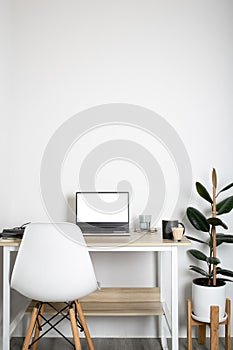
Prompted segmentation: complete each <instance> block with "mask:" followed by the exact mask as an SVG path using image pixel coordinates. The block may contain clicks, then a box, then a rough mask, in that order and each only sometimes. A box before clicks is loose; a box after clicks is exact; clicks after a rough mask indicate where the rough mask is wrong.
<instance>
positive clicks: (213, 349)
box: [187, 299, 231, 350]
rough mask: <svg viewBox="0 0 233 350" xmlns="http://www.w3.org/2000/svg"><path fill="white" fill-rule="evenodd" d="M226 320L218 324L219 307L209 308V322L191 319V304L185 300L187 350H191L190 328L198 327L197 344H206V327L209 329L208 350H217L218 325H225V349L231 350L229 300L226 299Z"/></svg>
mask: <svg viewBox="0 0 233 350" xmlns="http://www.w3.org/2000/svg"><path fill="white" fill-rule="evenodd" d="M226 314H227V318H226V320H225V321H223V322H219V307H218V306H211V307H210V322H209V323H206V322H201V321H197V320H194V319H193V317H192V302H191V300H187V341H188V347H187V349H188V350H192V326H198V344H205V343H206V325H208V326H209V327H210V350H219V325H225V349H226V350H230V349H231V326H230V322H231V300H230V299H226Z"/></svg>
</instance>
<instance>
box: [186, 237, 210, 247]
mask: <svg viewBox="0 0 233 350" xmlns="http://www.w3.org/2000/svg"><path fill="white" fill-rule="evenodd" d="M185 237H186V238H188V239H190V240H191V241H195V242H199V243H203V244H207V245H208V243H207V242H205V241H202V240H201V239H198V238H196V237H192V236H187V235H185Z"/></svg>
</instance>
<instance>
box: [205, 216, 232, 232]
mask: <svg viewBox="0 0 233 350" xmlns="http://www.w3.org/2000/svg"><path fill="white" fill-rule="evenodd" d="M207 221H208V223H209V224H210V225H212V226H222V227H223V228H225V229H226V230H227V229H228V227H227V225H226V224H224V222H222V220H220V219H219V218H209V219H207Z"/></svg>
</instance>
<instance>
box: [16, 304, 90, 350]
mask: <svg viewBox="0 0 233 350" xmlns="http://www.w3.org/2000/svg"><path fill="white" fill-rule="evenodd" d="M46 305H49V307H50V309H51V308H52V309H53V310H54V311H55V314H53V315H52V316H51V317H50V318H46V317H45V316H44V308H45V306H46ZM64 305H65V306H64V307H63V308H62V309H61V310H58V309H57V308H56V307H55V306H54V304H51V303H41V302H38V303H37V304H36V305H35V307H34V308H33V312H32V317H31V320H30V323H29V326H28V330H27V333H26V337H25V340H24V344H23V348H22V350H28V349H32V350H36V349H37V344H38V341H39V340H40V339H41V338H42V337H43V336H44V335H46V334H47V333H48V332H49V331H50V330H51V329H54V330H55V331H56V332H57V333H58V334H59V335H61V336H62V337H63V338H64V339H65V340H66V341H67V342H68V343H70V344H71V345H72V346H74V348H75V350H81V343H80V338H79V332H78V328H80V331H81V332H83V331H85V335H86V337H87V342H88V345H89V348H90V350H94V346H93V344H92V341H91V338H90V334H89V331H88V328H87V325H86V322H85V318H84V316H83V313H82V309H81V306H80V304H79V302H78V301H72V302H71V303H64ZM80 309H81V312H80ZM77 310H78V312H79V314H80V319H81V322H83V323H84V326H82V324H81V322H80V320H79V319H78V314H77ZM58 316H59V319H58V320H56V318H57V317H58ZM64 319H68V320H69V321H70V323H71V329H72V334H73V339H74V344H73V343H72V342H71V341H70V340H69V339H68V338H67V337H65V336H64V334H62V332H61V331H59V330H58V329H57V325H58V324H59V323H60V322H61V321H63V320H64ZM45 325H46V326H48V329H46V330H45V331H44V332H43V333H42V334H41V335H40V332H41V331H42V328H43V327H44V326H45ZM34 330H35V332H34V337H33V340H32V342H31V344H30V341H31V339H32V336H33V331H34Z"/></svg>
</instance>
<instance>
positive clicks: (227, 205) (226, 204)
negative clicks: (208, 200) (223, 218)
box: [216, 196, 233, 215]
mask: <svg viewBox="0 0 233 350" xmlns="http://www.w3.org/2000/svg"><path fill="white" fill-rule="evenodd" d="M232 208H233V196H231V197H228V198H226V199H224V200H223V201H221V202H219V203H218V204H217V206H216V209H217V213H218V215H221V214H226V213H229V212H230V211H231V210H232Z"/></svg>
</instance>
